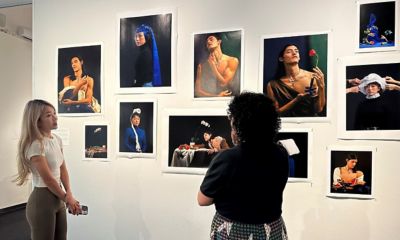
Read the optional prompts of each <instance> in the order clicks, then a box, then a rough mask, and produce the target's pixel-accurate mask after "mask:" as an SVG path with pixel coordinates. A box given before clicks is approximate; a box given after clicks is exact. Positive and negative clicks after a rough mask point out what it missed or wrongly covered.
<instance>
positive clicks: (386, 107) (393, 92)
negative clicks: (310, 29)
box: [337, 53, 400, 140]
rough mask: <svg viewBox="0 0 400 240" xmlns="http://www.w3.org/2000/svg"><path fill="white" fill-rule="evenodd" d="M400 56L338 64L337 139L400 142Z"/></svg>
mask: <svg viewBox="0 0 400 240" xmlns="http://www.w3.org/2000/svg"><path fill="white" fill-rule="evenodd" d="M399 69H400V55H399V54H388V53H374V54H369V55H366V56H352V57H345V58H342V59H340V60H339V72H338V83H340V84H339V86H338V88H337V89H338V95H337V96H338V97H337V98H338V137H339V138H343V139H386V140H396V139H400V107H399V106H400V71H399Z"/></svg>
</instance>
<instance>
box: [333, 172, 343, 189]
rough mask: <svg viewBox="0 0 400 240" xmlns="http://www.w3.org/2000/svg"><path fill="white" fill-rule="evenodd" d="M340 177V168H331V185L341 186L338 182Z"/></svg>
mask: <svg viewBox="0 0 400 240" xmlns="http://www.w3.org/2000/svg"><path fill="white" fill-rule="evenodd" d="M341 180H342V178H341V177H340V168H338V167H337V168H335V170H333V186H341V184H340V182H339V181H341Z"/></svg>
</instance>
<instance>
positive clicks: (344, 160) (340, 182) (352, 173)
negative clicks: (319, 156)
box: [331, 151, 372, 194]
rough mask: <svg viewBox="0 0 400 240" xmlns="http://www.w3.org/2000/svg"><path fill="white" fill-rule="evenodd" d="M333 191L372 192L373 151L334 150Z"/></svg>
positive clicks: (332, 166)
mask: <svg viewBox="0 0 400 240" xmlns="http://www.w3.org/2000/svg"><path fill="white" fill-rule="evenodd" d="M331 157H332V163H331V168H332V175H331V176H332V178H331V179H332V180H331V184H332V185H331V192H332V193H350V194H370V193H371V170H372V169H371V165H370V164H371V153H370V152H349V151H332V152H331Z"/></svg>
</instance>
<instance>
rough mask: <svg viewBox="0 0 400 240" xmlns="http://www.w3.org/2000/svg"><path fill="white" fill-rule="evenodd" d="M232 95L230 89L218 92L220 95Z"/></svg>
mask: <svg viewBox="0 0 400 240" xmlns="http://www.w3.org/2000/svg"><path fill="white" fill-rule="evenodd" d="M231 95H232V92H231V91H229V90H225V91H222V92H220V93H219V94H218V96H219V97H229V96H231Z"/></svg>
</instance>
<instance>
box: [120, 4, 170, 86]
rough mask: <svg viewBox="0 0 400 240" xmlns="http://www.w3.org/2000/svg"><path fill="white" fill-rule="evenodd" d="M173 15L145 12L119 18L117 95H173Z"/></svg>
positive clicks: (168, 12)
mask: <svg viewBox="0 0 400 240" xmlns="http://www.w3.org/2000/svg"><path fill="white" fill-rule="evenodd" d="M174 18H175V17H174V14H173V12H172V11H168V10H163V11H146V12H139V13H126V14H120V15H119V16H118V34H119V39H118V41H117V42H118V49H117V51H118V58H117V65H118V67H117V69H118V76H117V79H119V82H118V92H119V93H171V92H174V91H175V90H174V87H175V86H174V78H173V69H174V67H173V66H174V50H175V49H174V46H175V42H176V40H175V36H176V34H175V33H174V31H175V27H174V22H175V20H174Z"/></svg>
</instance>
